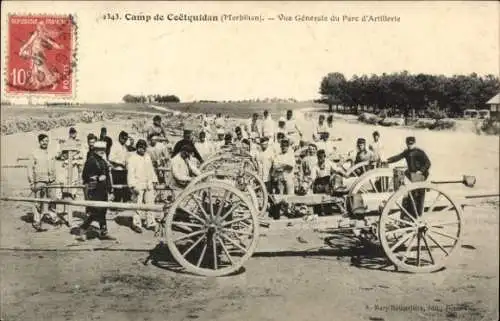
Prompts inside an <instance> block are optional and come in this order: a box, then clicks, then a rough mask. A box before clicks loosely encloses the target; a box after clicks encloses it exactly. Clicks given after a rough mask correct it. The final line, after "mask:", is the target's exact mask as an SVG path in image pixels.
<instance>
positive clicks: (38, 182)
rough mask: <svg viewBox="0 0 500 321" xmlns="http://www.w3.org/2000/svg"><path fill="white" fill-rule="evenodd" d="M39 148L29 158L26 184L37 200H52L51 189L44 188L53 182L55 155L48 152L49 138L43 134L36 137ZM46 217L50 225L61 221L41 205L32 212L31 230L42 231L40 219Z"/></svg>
mask: <svg viewBox="0 0 500 321" xmlns="http://www.w3.org/2000/svg"><path fill="white" fill-rule="evenodd" d="M38 143H39V147H38V148H36V149H35V150H34V151H33V153H32V154H31V155H30V158H29V165H28V166H29V167H28V171H29V175H28V182H29V184H30V186H31V189H32V191H33V192H34V193H35V197H37V198H53V195H52V194H53V192H52V189H50V188H46V187H47V186H49V185H51V184H53V183H54V182H55V179H56V177H55V155H53V153H51V152H49V150H48V146H49V137H48V136H47V135H45V134H40V135H38ZM43 217H48V219H49V220H50V223H52V224H60V223H61V220H60V219H59V218H58V216H57V215H56V213H54V211H52V210H50V209H49V206H48V205H47V204H45V203H41V204H40V205H39V206H38V208H37V207H35V209H34V211H33V228H34V229H35V230H36V231H37V232H44V231H46V229H42V218H43Z"/></svg>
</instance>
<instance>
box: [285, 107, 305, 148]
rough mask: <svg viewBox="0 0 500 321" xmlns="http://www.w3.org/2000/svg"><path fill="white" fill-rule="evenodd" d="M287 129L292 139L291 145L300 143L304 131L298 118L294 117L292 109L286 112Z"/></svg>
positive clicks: (287, 134) (287, 133)
mask: <svg viewBox="0 0 500 321" xmlns="http://www.w3.org/2000/svg"><path fill="white" fill-rule="evenodd" d="M285 130H286V136H287V137H288V139H289V140H290V145H291V146H295V145H298V144H299V143H300V139H301V138H302V131H301V130H300V128H299V125H298V123H297V119H295V117H293V111H291V110H288V111H287V112H286V122H285Z"/></svg>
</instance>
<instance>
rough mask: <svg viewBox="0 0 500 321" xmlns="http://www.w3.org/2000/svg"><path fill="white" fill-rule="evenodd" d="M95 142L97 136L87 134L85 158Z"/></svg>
mask: <svg viewBox="0 0 500 321" xmlns="http://www.w3.org/2000/svg"><path fill="white" fill-rule="evenodd" d="M96 142H97V136H96V135H94V134H92V133H90V134H88V135H87V149H86V151H85V159H88V158H89V156H90V154H91V152H92V150H93V149H94V145H95V143H96Z"/></svg>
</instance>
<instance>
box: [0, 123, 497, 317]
mask: <svg viewBox="0 0 500 321" xmlns="http://www.w3.org/2000/svg"><path fill="white" fill-rule="evenodd" d="M100 125H101V124H89V125H81V126H79V127H78V128H79V130H80V132H81V133H82V134H81V136H82V137H83V136H84V135H83V133H86V131H89V130H93V131H94V132H97V131H98V128H99V127H100ZM121 126H122V124H108V132H109V134H110V136H112V137H116V136H117V134H118V131H119V129H120V128H121ZM337 128H338V135H339V136H341V137H343V138H344V140H343V142H342V143H341V144H339V148H340V149H342V150H345V151H347V150H350V149H352V148H353V147H354V144H355V139H356V138H357V137H358V136H364V137H367V138H369V136H370V133H371V132H372V131H373V130H374V129H375V126H366V125H356V124H349V123H338V124H337ZM377 129H378V130H379V131H380V133H381V136H382V139H383V140H384V144H385V147H386V152H387V153H388V154H393V153H396V152H398V151H399V150H400V149H401V148H402V147H403V142H404V137H405V136H406V135H409V134H413V135H415V136H416V138H417V143H418V145H419V146H421V147H422V148H423V149H424V150H426V152H427V153H428V154H429V157H430V158H431V161H432V169H431V170H432V175H431V179H438V178H443V179H448V178H457V177H458V178H460V177H461V175H462V174H474V175H476V177H477V179H478V184H477V188H475V189H479V190H490V191H495V192H497V193H498V186H499V179H498V176H499V172H498V170H499V161H498V152H499V146H498V137H482V136H476V135H473V134H461V133H451V132H438V133H436V132H429V131H415V132H412V131H409V130H407V129H395V128H377ZM66 130H67V129H57V130H55V131H54V132H53V133H51V136H63V135H64V134H65V133H66ZM34 137H35V136H34V134H19V135H12V136H3V137H2V138H1V139H2V141H1V146H2V153H1V161H2V165H4V164H12V163H14V162H15V160H16V158H17V157H19V156H25V155H27V153H28V151H29V150H30V149H31V148H33V147H34V146H36V139H35V138H34ZM26 186H27V185H26V180H25V176H24V172H23V171H22V170H17V169H16V170H7V169H3V170H2V176H1V187H2V195H12V194H14V193H19V189H20V188H25V187H26ZM458 189H459V188H458V187H457V191H458ZM463 189H465V193H467V192H468V190H467V189H466V188H462V192H463ZM16 191H17V192H16ZM28 211H29V206H27V205H26V204H21V203H13V202H2V203H1V210H0V213H1V215H0V223H1V225H0V232H1V234H0V235H1V238H0V244H1V248H0V257H1V265H2V269H1V274H0V277H1V279H0V282H1V306H0V307H1V318H2V320H6V321H7V320H8V321H11V320H23V321H24V320H149V321H153V320H162V321H163V320H168V321H176V320H193V319H199V320H222V321H223V320H273V321H276V320H289V321H299V320H300V321H301V320H317V321H319V320H346V321H348V320H372V321H381V320H409V321H412V320H470V321H472V320H474V321H475V320H486V321H489V320H498V317H499V315H498V299H499V298H498V280H499V271H498V266H499V265H498V259H499V253H498V244H499V243H498V242H499V239H498V231H499V226H498V223H499V221H498V202H481V204H479V206H478V207H468V208H466V210H465V215H464V217H463V220H464V231H463V236H462V245H461V247H460V248H459V249H458V251H457V253H456V255H455V256H454V257H452V258H451V260H450V261H449V262H448V264H447V268H446V269H445V270H442V271H439V272H436V273H430V274H409V273H402V272H397V271H395V270H394V268H393V267H390V266H386V265H387V264H386V260H385V258H384V255H383V253H381V252H380V250H378V249H376V248H372V247H369V246H360V244H358V242H357V241H356V240H355V239H354V238H352V237H351V236H350V235H348V234H345V233H340V232H337V233H333V232H329V233H319V234H318V233H316V234H314V233H312V232H303V234H302V236H303V238H304V239H305V240H307V241H308V243H306V244H304V243H299V242H298V241H297V235H298V233H299V232H298V231H283V232H270V231H266V230H265V229H261V237H260V240H259V245H258V249H257V252H256V253H255V254H254V256H253V257H252V258H251V259H250V260H249V261H247V263H246V264H245V266H244V269H242V271H240V272H239V273H237V274H236V275H232V276H228V277H222V278H205V277H198V276H192V275H189V274H186V273H184V272H183V271H182V270H180V269H179V267H178V266H177V265H176V264H175V263H174V262H173V261H172V260H171V258H170V256H169V254H168V251H166V250H164V249H158V250H156V251H152V252H151V251H150V250H152V249H153V248H154V247H155V246H156V245H157V244H158V239H155V238H154V236H153V233H152V232H145V233H144V234H142V235H137V234H134V232H132V231H131V230H130V229H129V228H128V227H127V226H125V225H124V224H116V223H114V222H113V221H111V219H112V218H110V222H109V228H110V232H111V233H112V234H113V235H114V236H116V237H117V238H118V240H119V242H118V243H115V242H101V241H99V240H95V239H94V240H89V241H87V242H85V243H83V244H81V243H80V244H78V245H75V244H76V242H75V240H74V237H73V236H72V235H70V233H69V231H68V228H67V227H60V228H54V227H50V230H49V231H48V232H45V233H35V232H34V231H33V230H32V228H31V225H30V224H29V223H27V222H25V218H26V213H27V212H28ZM122 215H126V214H122ZM76 223H78V218H76V219H75V224H76ZM149 255H151V256H152V257H153V258H154V259H155V261H157V262H156V263H155V262H149V264H147V265H144V264H143V263H144V261H145V260H146V258H147V257H148V256H149Z"/></svg>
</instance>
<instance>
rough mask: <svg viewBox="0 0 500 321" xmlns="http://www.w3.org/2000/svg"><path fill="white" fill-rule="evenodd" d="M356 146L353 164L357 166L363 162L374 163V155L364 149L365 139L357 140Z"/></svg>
mask: <svg viewBox="0 0 500 321" xmlns="http://www.w3.org/2000/svg"><path fill="white" fill-rule="evenodd" d="M356 145H357V153H356V157H355V159H354V164H358V163H361V162H365V161H369V162H375V161H376V158H375V155H374V154H373V153H372V152H371V151H369V150H367V149H366V139H364V138H358V140H357V142H356Z"/></svg>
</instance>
